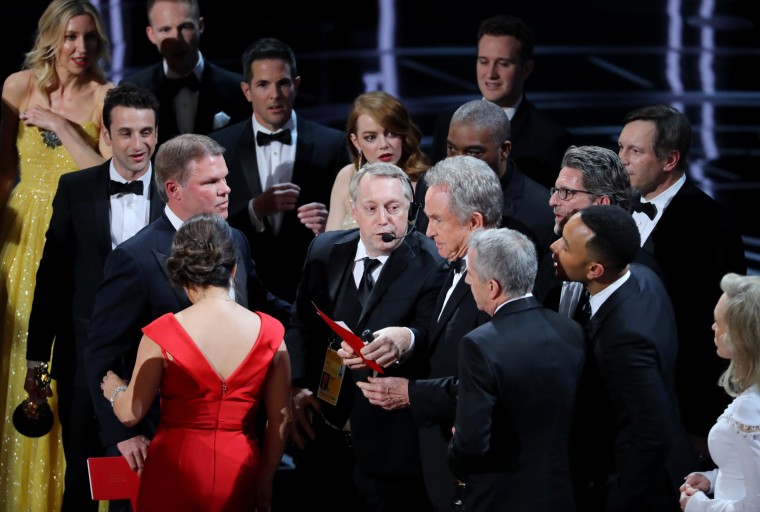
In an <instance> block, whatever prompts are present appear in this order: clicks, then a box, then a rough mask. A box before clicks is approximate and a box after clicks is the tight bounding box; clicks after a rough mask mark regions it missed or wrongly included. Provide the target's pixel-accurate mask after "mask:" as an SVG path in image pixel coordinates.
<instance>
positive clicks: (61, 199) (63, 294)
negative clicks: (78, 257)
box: [26, 186, 74, 363]
mask: <svg viewBox="0 0 760 512" xmlns="http://www.w3.org/2000/svg"><path fill="white" fill-rule="evenodd" d="M70 212H71V208H70V206H69V205H68V194H67V193H66V187H65V186H60V187H59V188H58V190H57V192H56V194H55V197H54V198H53V215H52V217H51V218H50V224H49V226H48V230H47V232H46V233H45V247H44V249H43V251H42V259H41V260H40V266H39V268H38V270H37V284H36V285H35V289H34V299H33V301H32V310H31V313H30V315H29V335H28V339H27V345H26V358H27V359H28V360H31V361H49V360H50V359H51V354H50V350H51V348H52V346H53V340H54V339H56V337H57V338H59V339H60V341H59V343H63V342H64V341H63V340H64V339H66V338H68V339H71V338H73V329H74V327H73V325H72V321H71V307H72V301H73V299H74V294H73V290H74V282H73V276H74V272H73V269H74V254H73V250H74V242H73V238H74V234H73V230H72V229H71V216H70V215H69V214H70ZM70 348H71V350H74V347H73V346H72V347H70ZM61 363H63V362H61Z"/></svg>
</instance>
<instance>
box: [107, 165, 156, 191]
mask: <svg viewBox="0 0 760 512" xmlns="http://www.w3.org/2000/svg"><path fill="white" fill-rule="evenodd" d="M108 175H109V177H110V178H111V179H112V180H114V181H118V182H119V183H129V181H128V180H127V179H126V178H124V176H122V175H121V174H119V171H117V170H116V167H115V166H114V164H113V158H111V164H110V165H109V166H108ZM152 177H153V164H152V163H150V164H148V172H146V173H145V174H143V175H142V176H140V177H139V178H137V179H136V180H133V181H142V184H143V195H144V196H145V197H148V194H149V190H150V180H151V178H152Z"/></svg>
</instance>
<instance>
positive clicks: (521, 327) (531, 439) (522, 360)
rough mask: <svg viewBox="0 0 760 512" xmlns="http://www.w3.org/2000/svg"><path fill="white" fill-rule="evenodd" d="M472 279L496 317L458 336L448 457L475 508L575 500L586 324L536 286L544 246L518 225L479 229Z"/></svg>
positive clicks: (480, 303)
mask: <svg viewBox="0 0 760 512" xmlns="http://www.w3.org/2000/svg"><path fill="white" fill-rule="evenodd" d="M467 261H468V263H469V268H468V270H467V277H466V280H467V282H468V283H469V285H470V288H471V290H472V295H473V297H474V298H475V302H476V304H477V307H478V309H480V310H481V311H484V312H486V313H487V314H488V315H489V316H490V317H492V318H491V320H490V321H489V322H488V323H486V324H484V325H482V326H480V327H478V328H476V329H475V330H473V331H472V332H470V333H469V334H467V335H465V337H464V338H463V339H462V341H461V343H460V347H461V348H460V352H459V354H460V357H459V394H458V398H459V399H458V401H457V409H456V422H455V428H454V430H455V432H454V435H453V437H452V438H451V444H450V447H449V458H448V461H449V466H450V467H451V469H452V471H453V472H454V474H456V475H457V477H458V478H459V479H460V480H461V482H462V483H461V484H460V487H461V488H463V489H464V492H463V493H462V503H463V505H464V507H463V508H464V509H465V510H467V511H468V512H474V511H484V512H485V511H492V510H563V511H572V510H573V509H574V502H573V488H572V484H571V477H570V460H569V457H568V444H569V437H570V429H571V424H572V418H573V413H574V411H575V401H576V391H577V389H578V386H579V382H580V378H581V373H582V369H583V363H584V360H585V348H586V347H585V335H584V332H583V328H582V327H581V326H580V325H578V324H576V323H575V322H573V321H572V320H570V319H568V318H566V317H563V316H561V315H559V314H558V313H556V312H554V311H550V310H548V309H546V308H544V307H542V306H541V305H540V304H539V303H538V301H536V299H534V298H533V296H532V295H531V293H530V289H531V287H532V286H533V281H534V279H535V277H536V254H535V249H534V247H533V244H531V243H530V241H529V239H528V238H527V237H526V236H525V235H523V234H521V233H519V232H518V231H513V230H510V229H495V230H480V231H477V232H475V233H473V234H472V236H471V237H470V244H469V249H468V257H467Z"/></svg>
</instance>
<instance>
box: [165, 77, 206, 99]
mask: <svg viewBox="0 0 760 512" xmlns="http://www.w3.org/2000/svg"><path fill="white" fill-rule="evenodd" d="M164 83H165V84H166V87H167V89H168V90H169V91H170V92H171V93H172V96H176V95H177V92H179V90H180V89H182V88H183V87H187V88H188V89H190V90H191V91H197V90H198V89H200V88H201V83H200V81H199V80H198V77H197V76H196V75H195V73H190V74H189V75H187V76H183V77H182V78H168V77H167V78H166V80H165V81H164Z"/></svg>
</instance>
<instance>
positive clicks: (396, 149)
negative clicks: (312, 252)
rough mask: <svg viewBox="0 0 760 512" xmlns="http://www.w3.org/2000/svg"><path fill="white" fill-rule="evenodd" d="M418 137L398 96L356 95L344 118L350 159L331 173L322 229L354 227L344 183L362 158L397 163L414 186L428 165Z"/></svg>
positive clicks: (354, 223) (346, 184) (373, 161)
mask: <svg viewBox="0 0 760 512" xmlns="http://www.w3.org/2000/svg"><path fill="white" fill-rule="evenodd" d="M421 138H422V133H421V132H420V129H419V128H418V127H417V125H416V124H414V122H413V121H412V118H411V117H410V116H409V112H408V111H407V110H406V107H405V106H404V105H403V103H401V101H399V100H398V98H396V97H394V96H393V95H391V94H388V93H387V92H383V91H372V92H367V93H364V94H361V95H359V96H357V98H356V99H355V100H354V104H353V107H352V108H351V112H350V113H349V114H348V121H347V122H346V139H347V141H348V148H349V150H350V153H351V159H352V160H353V163H351V164H349V165H347V166H345V167H344V168H343V169H341V170H340V171H338V175H337V176H336V177H335V182H334V183H333V188H332V193H331V194H330V210H329V213H328V215H327V225H326V226H325V231H333V230H336V229H352V228H355V227H358V225H357V224H356V221H355V220H354V217H353V215H351V205H350V203H349V200H348V196H349V194H348V185H349V183H351V177H352V176H353V175H354V173H356V172H358V171H359V168H360V167H361V166H362V160H363V161H364V163H368V164H371V163H375V162H378V161H382V162H387V163H391V164H395V165H398V166H399V167H401V168H402V169H403V170H404V172H406V174H407V176H409V179H410V180H412V186H413V187H414V186H416V184H417V181H418V180H419V179H420V178H421V177H422V175H423V173H424V172H425V171H426V170H427V169H428V167H429V163H428V158H427V156H426V155H425V154H424V153H423V152H422V150H421V149H420V139H421Z"/></svg>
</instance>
